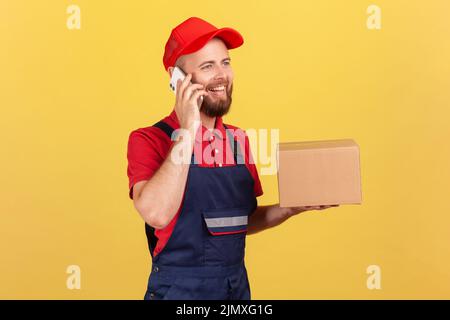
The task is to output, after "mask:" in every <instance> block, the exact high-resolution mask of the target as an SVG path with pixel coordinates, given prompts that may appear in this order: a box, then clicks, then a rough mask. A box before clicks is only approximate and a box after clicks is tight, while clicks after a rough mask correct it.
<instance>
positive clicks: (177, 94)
mask: <svg viewBox="0 0 450 320" xmlns="http://www.w3.org/2000/svg"><path fill="white" fill-rule="evenodd" d="M182 83H183V81H181V79H178V80H177V90H176V97H177V101H179V100H180V97H181V94H180V88H181V85H182Z"/></svg>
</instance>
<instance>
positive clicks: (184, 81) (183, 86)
mask: <svg viewBox="0 0 450 320" xmlns="http://www.w3.org/2000/svg"><path fill="white" fill-rule="evenodd" d="M191 78H192V75H191V74H190V73H188V74H187V76H186V77H185V78H184V80H183V82H182V83H181V86H180V96H179V98H183V96H184V90H186V87H187V86H189V83H190V82H191Z"/></svg>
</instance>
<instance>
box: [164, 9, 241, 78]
mask: <svg viewBox="0 0 450 320" xmlns="http://www.w3.org/2000/svg"><path fill="white" fill-rule="evenodd" d="M214 37H218V38H220V39H222V40H223V42H224V43H225V45H226V46H227V48H228V49H234V48H237V47H240V46H241V45H242V44H243V43H244V38H242V36H241V34H240V33H239V32H237V31H236V30H234V29H232V28H221V29H218V28H216V27H215V26H213V25H212V24H210V23H209V22H206V21H205V20H203V19H200V18H197V17H191V18H189V19H187V20H185V21H183V22H182V23H180V24H179V25H178V26H176V27H175V28H174V29H172V32H171V33H170V37H169V40H167V42H166V47H165V50H164V57H163V63H164V68H165V69H166V71H167V69H168V68H169V67H173V66H174V65H175V62H176V61H177V59H178V58H179V57H180V56H182V55H185V54H189V53H193V52H196V51H198V50H200V49H201V48H203V46H204V45H205V44H206V43H207V42H208V41H209V40H211V39H212V38H214Z"/></svg>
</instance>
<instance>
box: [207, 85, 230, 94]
mask: <svg viewBox="0 0 450 320" xmlns="http://www.w3.org/2000/svg"><path fill="white" fill-rule="evenodd" d="M225 90H226V86H224V85H220V86H215V87H212V88H209V89H208V92H209V93H210V94H212V95H213V96H222V95H224V94H225Z"/></svg>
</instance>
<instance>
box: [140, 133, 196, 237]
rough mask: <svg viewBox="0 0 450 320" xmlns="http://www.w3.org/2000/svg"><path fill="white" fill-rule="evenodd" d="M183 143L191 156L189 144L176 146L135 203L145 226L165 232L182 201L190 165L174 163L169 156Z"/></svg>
mask: <svg viewBox="0 0 450 320" xmlns="http://www.w3.org/2000/svg"><path fill="white" fill-rule="evenodd" d="M183 143H188V145H184V147H185V148H186V149H185V151H186V150H188V151H189V150H190V151H191V152H192V145H191V143H192V142H186V141H185V142H183V141H177V142H175V143H174V144H173V146H172V148H171V149H170V151H169V153H168V155H167V158H166V159H165V160H164V162H163V164H162V165H161V167H160V168H159V169H158V170H157V171H156V172H155V174H154V175H153V176H152V178H151V179H150V180H149V181H147V182H146V184H145V185H144V187H143V189H142V192H141V193H140V195H139V199H138V200H137V203H139V206H140V210H139V211H140V213H141V215H142V216H143V217H144V219H145V220H146V222H147V223H149V224H150V225H152V226H153V227H155V228H158V229H160V228H164V227H165V226H166V225H167V224H168V223H169V222H170V221H171V220H172V218H173V217H174V216H175V214H176V213H177V210H178V208H179V207H180V204H181V201H182V199H183V194H184V189H185V186H186V181H187V175H188V172H189V165H190V162H187V161H177V162H174V161H172V157H171V153H172V152H176V150H178V149H180V147H181V146H182V144H183ZM189 155H190V153H189ZM189 159H190V158H189Z"/></svg>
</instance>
